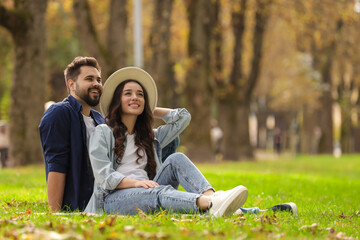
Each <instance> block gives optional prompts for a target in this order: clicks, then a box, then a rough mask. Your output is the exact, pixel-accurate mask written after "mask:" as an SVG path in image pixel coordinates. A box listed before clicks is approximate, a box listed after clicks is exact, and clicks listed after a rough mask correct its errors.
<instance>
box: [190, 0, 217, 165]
mask: <svg viewBox="0 0 360 240" xmlns="http://www.w3.org/2000/svg"><path fill="white" fill-rule="evenodd" d="M187 3H188V6H187V11H188V17H189V22H190V34H189V42H188V51H189V58H190V61H191V64H190V65H189V69H188V72H187V76H186V100H187V108H188V110H189V111H190V113H191V114H192V121H191V124H190V125H189V127H188V129H187V130H186V134H187V147H188V154H189V155H190V157H192V158H199V157H201V158H203V159H199V160H209V159H210V158H212V154H211V144H210V116H211V111H210V106H211V97H210V94H209V89H210V87H209V84H208V81H209V77H210V61H209V52H210V51H209V50H210V49H209V45H210V37H211V24H210V23H211V19H210V17H209V16H211V14H209V12H211V4H209V2H208V1H207V0H198V1H188V2H187Z"/></svg>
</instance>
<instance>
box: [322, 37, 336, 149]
mask: <svg viewBox="0 0 360 240" xmlns="http://www.w3.org/2000/svg"><path fill="white" fill-rule="evenodd" d="M334 41H335V40H334ZM334 48H335V43H333V44H331V45H330V47H329V48H328V50H327V51H328V54H327V56H326V62H325V64H324V67H323V71H322V83H323V86H324V87H323V94H322V96H321V98H320V103H321V107H322V111H321V114H318V118H319V119H318V123H319V126H320V128H321V133H322V134H321V138H320V142H319V153H328V154H332V152H333V141H334V131H333V117H332V107H333V98H332V96H331V89H332V77H331V69H332V65H333V57H334V52H335V49H334Z"/></svg>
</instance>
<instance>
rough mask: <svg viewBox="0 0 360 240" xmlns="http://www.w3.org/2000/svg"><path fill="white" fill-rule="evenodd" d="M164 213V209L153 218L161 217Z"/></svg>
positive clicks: (165, 211)
mask: <svg viewBox="0 0 360 240" xmlns="http://www.w3.org/2000/svg"><path fill="white" fill-rule="evenodd" d="M166 213H167V210H166V209H165V210H164V211H162V212H159V213H158V214H156V215H155V217H162V216H164V215H166Z"/></svg>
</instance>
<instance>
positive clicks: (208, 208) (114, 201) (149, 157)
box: [40, 65, 297, 217]
mask: <svg viewBox="0 0 360 240" xmlns="http://www.w3.org/2000/svg"><path fill="white" fill-rule="evenodd" d="M84 66H85V67H87V65H83V66H80V67H79V71H78V72H79V75H81V71H82V70H84V69H83V67H84ZM65 72H66V71H65ZM90 76H92V77H93V75H91V74H90ZM73 78H74V77H73ZM77 78H78V76H76V78H75V80H74V82H75V83H74V86H73V85H71V86H72V87H71V88H70V95H76V96H74V98H75V99H80V101H79V102H80V104H81V103H83V102H86V101H90V100H91V99H98V98H100V96H101V94H102V96H101V98H100V109H101V111H102V113H103V115H104V116H105V123H103V124H97V126H96V127H95V123H93V124H92V125H91V124H88V123H87V122H86V120H85V117H84V120H85V125H86V133H87V137H88V139H87V148H88V153H89V155H88V156H89V158H90V162H91V170H92V172H93V176H94V185H93V192H92V195H91V198H90V200H88V202H87V201H86V203H87V204H84V205H83V206H86V208H85V212H90V213H104V212H105V213H109V214H115V213H118V214H124V215H134V214H137V209H136V207H137V208H139V209H141V210H142V211H144V212H146V213H150V212H155V211H157V210H160V209H163V210H165V209H167V210H171V211H173V212H179V213H207V214H209V215H212V216H215V217H222V216H231V215H233V214H240V213H246V212H249V213H257V212H259V211H260V210H259V209H258V208H241V207H242V205H243V204H244V203H245V201H246V199H247V196H248V190H247V189H246V187H244V186H242V185H239V186H236V187H235V188H233V189H231V190H228V191H215V189H214V188H213V187H212V186H211V185H210V183H209V182H208V181H207V180H206V179H205V177H204V176H203V174H202V173H201V172H200V171H199V170H198V169H197V168H196V166H195V165H194V164H193V163H192V162H191V161H190V159H189V158H188V157H187V156H186V155H184V154H182V153H175V151H174V150H176V147H177V145H178V143H179V134H180V133H181V132H182V131H183V130H184V129H185V128H186V127H187V125H188V124H189V122H190V118H191V117H190V114H189V112H188V111H187V110H186V109H168V108H160V107H156V104H157V97H158V96H157V88H156V84H155V82H154V80H153V79H152V77H151V76H150V75H149V74H148V73H147V72H145V71H144V70H142V69H140V68H136V67H127V68H122V69H120V70H118V71H116V72H115V73H113V74H112V75H111V76H110V77H109V78H108V79H107V81H106V83H105V85H104V88H103V89H102V85H101V81H100V82H99V81H98V80H97V81H93V80H91V79H89V80H88V81H89V83H91V82H92V81H93V82H94V83H93V85H92V84H89V86H88V88H86V87H85V89H81V87H80V86H79V85H80V84H79V83H76V81H78V80H79V79H77ZM90 78H91V77H90ZM85 79H86V76H85ZM70 83H71V82H70ZM69 97H70V96H69ZM97 97H98V98H97ZM95 102H96V101H95ZM92 104H94V103H92ZM82 105H83V104H82ZM90 106H91V105H90ZM46 114H47V113H45V114H44V116H45V115H46ZM89 115H90V117H93V118H94V115H95V114H94V113H93V114H89ZM88 117H89V116H88ZM154 118H156V119H162V120H163V121H164V122H165V123H166V124H165V125H162V126H160V127H158V128H157V129H154V130H153V129H152V122H153V119H154ZM47 121H49V119H47V118H45V117H43V119H42V123H41V124H40V135H46V133H48V132H49V130H48V128H47V127H46V125H47V124H46V123H45V122H47ZM97 123H98V122H97ZM46 129H47V130H46ZM41 139H42V144H43V150H44V155H45V164H46V171H47V180H48V198H49V204H50V206H51V207H52V208H53V209H54V210H58V209H64V208H66V207H67V206H66V201H64V197H63V199H60V198H61V196H57V199H54V197H53V196H54V192H55V195H56V191H55V190H54V189H51V188H52V187H54V176H53V175H54V172H56V167H54V166H53V165H54V162H55V165H56V159H55V158H54V157H51V156H50V155H52V154H50V153H49V152H51V151H50V150H49V149H50V148H51V147H50V148H49V146H48V145H49V144H47V143H46V139H45V137H42V138H41ZM169 146H172V148H171V149H170V152H172V153H171V154H169V153H165V152H164V150H165V149H167V148H169ZM163 155H166V156H163ZM52 156H53V155H52ZM71 165H73V164H71ZM51 169H53V170H51ZM67 173H68V172H67V171H66V170H65V178H66V175H67ZM62 174H64V173H62ZM66 182H67V181H65V185H66ZM179 185H181V186H182V187H183V188H184V189H185V190H186V192H185V191H179V190H177V189H178V186H179ZM55 186H56V184H55ZM61 189H64V191H63V192H62V195H63V196H65V195H66V186H65V187H64V186H62V188H61ZM54 204H57V206H55V207H54ZM79 206H80V205H79ZM72 208H74V207H72ZM72 208H71V207H70V210H74V209H72ZM76 209H79V210H82V209H81V208H80V207H77V208H76ZM271 209H272V210H273V211H279V210H280V211H283V210H287V211H291V212H294V213H295V214H297V207H296V205H295V204H294V203H287V204H280V205H276V206H274V207H272V208H271Z"/></svg>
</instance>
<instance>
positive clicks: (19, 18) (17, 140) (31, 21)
mask: <svg viewBox="0 0 360 240" xmlns="http://www.w3.org/2000/svg"><path fill="white" fill-rule="evenodd" d="M46 5H47V1H46V0H36V1H33V0H23V1H14V2H13V3H7V5H4V4H3V3H0V25H1V26H2V27H4V28H5V29H7V30H8V31H9V32H10V34H11V36H12V39H13V43H14V68H13V69H14V72H13V78H12V82H11V101H10V119H9V124H10V153H9V155H10V161H9V165H23V164H28V163H38V162H42V161H43V157H42V153H41V146H40V138H39V132H38V125H39V123H40V118H41V116H42V113H43V112H44V104H43V103H44V98H45V77H46V75H45V74H46V70H45V58H46V54H45V45H44V43H45V42H46V41H45V13H46Z"/></svg>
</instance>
